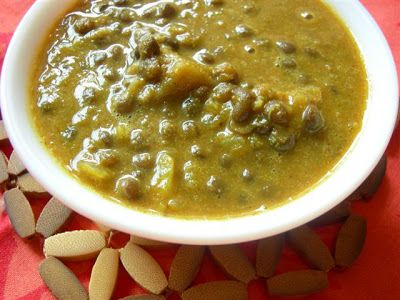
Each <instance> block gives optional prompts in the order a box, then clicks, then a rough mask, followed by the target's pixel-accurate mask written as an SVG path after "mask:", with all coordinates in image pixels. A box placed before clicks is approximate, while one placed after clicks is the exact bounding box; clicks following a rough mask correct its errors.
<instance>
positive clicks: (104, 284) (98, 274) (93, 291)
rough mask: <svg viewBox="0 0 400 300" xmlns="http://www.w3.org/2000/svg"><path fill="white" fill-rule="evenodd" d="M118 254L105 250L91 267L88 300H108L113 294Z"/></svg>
mask: <svg viewBox="0 0 400 300" xmlns="http://www.w3.org/2000/svg"><path fill="white" fill-rule="evenodd" d="M118 266H119V252H118V250H115V249H110V248H106V249H103V250H101V252H100V254H99V256H98V257H97V259H96V263H95V264H94V266H93V269H92V274H91V276H90V283H89V298H90V300H108V299H111V296H112V294H113V292H114V288H115V284H116V282H117V277H118Z"/></svg>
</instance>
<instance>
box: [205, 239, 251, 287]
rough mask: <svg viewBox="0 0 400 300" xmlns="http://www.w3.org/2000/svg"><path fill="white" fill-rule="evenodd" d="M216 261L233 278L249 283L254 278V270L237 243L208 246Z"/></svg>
mask: <svg viewBox="0 0 400 300" xmlns="http://www.w3.org/2000/svg"><path fill="white" fill-rule="evenodd" d="M209 248H210V251H211V254H212V256H213V257H214V259H215V260H216V261H217V263H218V264H219V265H220V266H221V267H222V268H223V269H224V270H225V271H226V273H228V274H229V275H230V276H232V277H233V278H235V279H237V280H239V281H241V282H244V283H246V284H247V283H249V282H250V281H251V280H253V279H255V278H256V271H255V269H254V266H253V265H252V264H251V262H250V261H249V259H248V258H247V256H246V255H245V254H244V253H243V251H242V250H241V249H240V247H239V246H238V245H223V246H210V247H209Z"/></svg>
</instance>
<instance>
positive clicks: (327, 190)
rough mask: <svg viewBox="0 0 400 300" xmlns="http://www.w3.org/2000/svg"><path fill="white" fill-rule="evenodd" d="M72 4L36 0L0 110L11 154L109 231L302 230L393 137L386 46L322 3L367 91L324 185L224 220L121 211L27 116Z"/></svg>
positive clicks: (6, 74) (223, 234)
mask: <svg viewBox="0 0 400 300" xmlns="http://www.w3.org/2000/svg"><path fill="white" fill-rule="evenodd" d="M73 2H74V0H69V1H55V0H37V1H36V2H35V4H34V5H33V6H32V8H31V9H30V10H29V12H28V13H27V14H26V15H25V17H24V18H23V20H22V21H21V23H20V25H19V27H18V28H17V30H16V32H15V34H14V37H13V39H12V40H11V43H10V46H9V48H8V52H7V54H6V58H5V61H4V66H3V72H2V82H1V84H2V85H1V92H2V93H1V108H2V112H3V118H4V122H5V126H6V129H7V131H8V133H9V136H10V140H11V143H12V145H13V146H14V149H15V150H16V151H17V153H18V154H19V155H20V156H21V158H22V160H23V162H24V163H25V165H26V166H27V168H28V170H29V172H31V174H32V175H33V176H34V177H35V178H36V179H37V180H38V181H39V182H40V183H41V184H42V185H43V186H44V187H45V188H46V189H47V190H48V191H49V192H50V193H51V194H52V195H54V196H55V197H57V198H59V199H60V200H61V201H62V202H64V203H65V204H66V205H67V206H69V207H70V208H72V209H73V210H75V211H76V212H78V213H80V214H82V215H84V216H86V217H88V218H90V219H92V220H94V221H96V222H99V223H102V224H104V225H106V226H109V227H111V228H115V229H117V230H120V231H124V232H127V233H132V234H136V235H138V236H142V237H146V238H150V239H155V240H160V241H168V242H174V243H183V244H209V245H210V244H225V243H237V242H244V241H249V240H255V239H259V238H263V237H266V236H271V235H275V234H278V233H281V232H284V231H287V230H290V229H291V228H294V227H297V226H299V225H302V224H304V223H306V222H308V221H310V220H312V219H314V218H316V217H318V216H320V215H321V214H323V213H324V212H326V211H328V210H329V209H331V208H333V207H334V206H336V205H337V204H339V203H340V202H341V201H342V200H343V199H345V198H346V197H347V196H349V195H350V194H351V193H352V192H353V191H354V190H355V189H356V188H357V187H358V186H359V185H360V184H361V183H362V182H363V181H364V180H365V179H366V177H367V176H368V175H369V174H370V173H371V171H372V170H373V168H374V167H375V166H376V164H377V162H378V161H379V159H380V158H381V156H382V155H383V153H384V151H385V149H386V147H387V145H388V143H389V140H390V137H391V135H392V132H393V129H394V126H395V122H396V116H397V111H398V87H397V76H396V70H395V65H394V61H393V57H392V54H391V52H390V49H389V47H388V45H387V42H386V40H385V38H384V36H383V35H382V33H381V31H380V29H379V27H378V26H377V24H376V23H375V22H374V20H373V19H372V17H371V16H370V15H369V14H368V12H367V11H366V10H365V8H364V7H363V6H362V5H361V4H360V3H359V2H358V1H356V0H326V2H327V3H328V4H329V5H330V6H332V7H333V9H334V10H336V11H337V13H338V14H339V15H340V16H341V17H342V18H343V20H344V21H345V23H346V24H347V25H348V27H349V28H350V29H351V31H352V32H353V35H354V37H355V39H356V40H357V43H358V45H359V47H360V49H361V52H362V55H363V56H364V59H365V63H366V68H367V73H368V78H369V83H370V92H369V99H368V107H367V110H366V112H365V118H364V124H363V127H362V131H361V133H360V135H359V136H358V138H357V139H356V141H355V142H354V143H353V145H352V147H351V150H350V151H349V152H348V153H347V154H346V156H345V157H344V158H343V159H342V161H341V162H340V163H339V164H338V165H337V167H336V168H335V169H334V170H333V171H332V174H330V175H329V176H328V178H327V179H325V180H323V181H322V182H321V183H320V184H319V185H318V186H317V187H315V188H314V189H313V190H312V191H310V192H309V193H307V194H306V195H304V196H302V197H300V198H298V199H296V200H294V201H292V202H291V203H288V204H286V205H284V206H282V207H279V208H276V209H273V210H271V211H267V212H264V213H260V214H257V215H249V216H245V217H240V218H232V219H227V220H217V221H216V220H205V219H203V220H200V219H197V220H181V219H173V218H167V217H162V216H157V215H151V214H145V213H142V212H138V211H134V210H130V209H127V208H124V207H122V206H120V205H118V204H115V203H113V202H111V201H109V200H107V199H105V198H103V197H102V196H100V195H98V194H96V193H95V192H93V191H91V190H90V189H88V188H87V187H85V186H83V185H81V184H79V183H78V182H77V181H76V180H75V179H73V177H72V176H71V175H69V174H68V173H67V172H66V171H64V169H63V168H62V167H61V166H60V165H59V164H58V163H57V162H56V161H55V159H54V158H53V157H52V156H51V155H49V153H48V152H47V151H46V149H45V148H44V147H43V145H41V143H40V142H39V138H38V136H37V134H36V132H35V130H34V129H33V124H32V122H31V119H30V117H29V114H28V108H29V107H28V102H29V101H28V85H29V80H30V74H31V70H32V65H33V64H34V62H35V56H36V55H37V51H38V49H39V47H40V46H41V43H42V42H43V40H44V39H45V37H46V36H47V34H48V32H49V30H50V29H51V28H52V26H53V25H54V23H55V22H56V21H57V20H58V18H59V17H60V15H62V14H63V13H64V12H65V11H66V10H67V9H68V8H69V6H71V4H72V3H73Z"/></svg>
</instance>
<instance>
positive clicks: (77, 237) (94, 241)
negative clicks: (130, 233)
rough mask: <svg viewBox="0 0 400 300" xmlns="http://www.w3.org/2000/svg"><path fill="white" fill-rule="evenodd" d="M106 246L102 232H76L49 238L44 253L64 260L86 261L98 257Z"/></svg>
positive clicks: (45, 243)
mask: <svg viewBox="0 0 400 300" xmlns="http://www.w3.org/2000/svg"><path fill="white" fill-rule="evenodd" d="M105 246H106V240H105V237H104V235H103V234H102V233H101V232H100V231H97V230H76V231H68V232H64V233H59V234H56V235H53V236H51V237H49V238H47V239H46V240H45V241H44V248H43V252H44V254H45V255H46V256H54V257H58V258H60V259H64V260H85V259H90V258H93V257H95V256H97V254H99V252H100V251H101V250H102V249H103V248H104V247H105Z"/></svg>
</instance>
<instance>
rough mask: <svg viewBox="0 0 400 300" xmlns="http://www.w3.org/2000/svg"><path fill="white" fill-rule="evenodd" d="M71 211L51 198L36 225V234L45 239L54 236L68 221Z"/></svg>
mask: <svg viewBox="0 0 400 300" xmlns="http://www.w3.org/2000/svg"><path fill="white" fill-rule="evenodd" d="M71 213H72V211H71V209H69V208H68V207H66V206H65V205H64V204H62V203H61V202H60V201H58V200H57V199H55V198H51V199H50V201H49V202H47V204H46V206H45V207H44V208H43V210H42V212H41V214H40V216H39V219H38V220H37V223H36V232H37V233H40V234H41V235H43V236H44V237H45V238H48V237H49V236H52V235H53V234H55V233H56V232H57V231H58V230H59V229H60V228H61V227H62V226H63V225H64V224H65V222H66V221H67V220H68V218H69V217H70V215H71Z"/></svg>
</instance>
